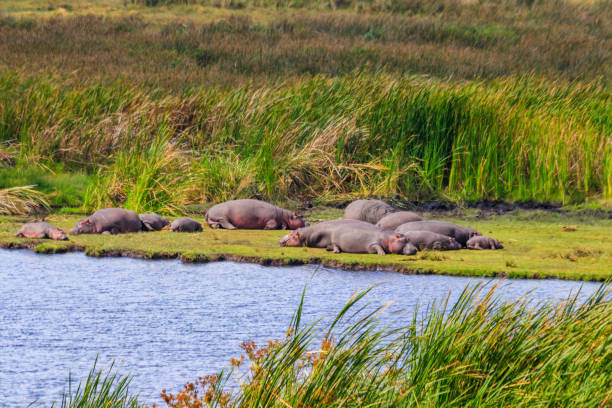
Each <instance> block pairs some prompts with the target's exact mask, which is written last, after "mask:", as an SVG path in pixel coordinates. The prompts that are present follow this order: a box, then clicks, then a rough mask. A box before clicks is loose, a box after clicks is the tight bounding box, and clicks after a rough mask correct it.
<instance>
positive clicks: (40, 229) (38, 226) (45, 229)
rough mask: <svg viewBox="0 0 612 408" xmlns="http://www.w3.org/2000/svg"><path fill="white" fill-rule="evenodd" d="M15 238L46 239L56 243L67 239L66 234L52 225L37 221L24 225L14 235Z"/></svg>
mask: <svg viewBox="0 0 612 408" xmlns="http://www.w3.org/2000/svg"><path fill="white" fill-rule="evenodd" d="M15 236H16V237H25V238H41V239H44V238H48V239H55V240H58V241H63V240H66V239H68V237H67V236H66V233H65V232H64V231H62V230H61V229H59V228H57V227H54V226H53V225H51V224H49V223H46V222H42V221H38V222H29V223H27V224H25V225H24V226H23V227H21V229H20V230H19V231H18V232H17V233H16V234H15Z"/></svg>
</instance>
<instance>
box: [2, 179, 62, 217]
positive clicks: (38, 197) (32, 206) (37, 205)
mask: <svg viewBox="0 0 612 408" xmlns="http://www.w3.org/2000/svg"><path fill="white" fill-rule="evenodd" d="M34 187H35V186H22V187H10V188H5V189H0V215H30V214H37V213H41V212H44V211H48V210H50V206H49V203H48V202H47V199H46V198H45V195H44V194H43V193H41V192H40V191H37V190H35V189H34Z"/></svg>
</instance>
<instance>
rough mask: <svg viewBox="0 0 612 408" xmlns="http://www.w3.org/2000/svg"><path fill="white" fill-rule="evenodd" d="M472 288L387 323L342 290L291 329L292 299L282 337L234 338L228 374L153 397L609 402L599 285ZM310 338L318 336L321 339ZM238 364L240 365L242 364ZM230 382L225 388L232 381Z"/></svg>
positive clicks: (605, 309)
mask: <svg viewBox="0 0 612 408" xmlns="http://www.w3.org/2000/svg"><path fill="white" fill-rule="evenodd" d="M495 290H496V287H493V288H491V289H490V290H488V291H487V290H486V289H485V287H483V286H472V287H468V288H466V289H465V290H464V291H463V293H462V294H461V296H460V297H459V299H458V300H457V301H456V302H455V303H454V304H449V303H448V299H447V301H446V302H442V303H438V304H436V303H434V304H431V305H430V306H429V307H427V308H426V309H425V313H424V314H422V310H421V309H419V308H415V310H414V311H413V313H412V316H411V317H408V320H409V321H410V323H409V324H408V325H407V326H405V327H403V328H398V329H390V328H388V327H384V326H381V325H380V322H379V318H378V316H379V314H380V313H382V312H383V311H384V309H385V306H383V307H379V308H374V309H372V308H368V307H364V306H360V305H359V304H358V301H360V300H361V299H362V298H363V297H364V295H365V294H366V293H367V291H366V292H363V293H360V294H358V295H356V296H354V297H353V298H352V299H351V300H350V301H349V303H348V304H347V305H346V307H345V308H344V309H342V310H341V311H340V313H339V314H338V316H337V317H336V319H335V320H334V321H333V322H332V323H331V324H330V325H328V326H325V327H319V326H317V325H316V324H315V325H311V326H306V327H303V326H302V325H301V324H300V322H301V312H302V305H301V304H300V306H299V308H298V310H297V312H296V314H295V316H294V319H293V321H292V322H291V325H290V327H289V330H288V332H287V337H286V338H285V339H284V340H282V341H274V342H269V343H268V344H267V345H266V346H265V347H262V348H258V347H257V346H256V345H255V344H254V343H252V342H245V343H244V344H243V346H242V348H243V350H244V351H245V354H243V355H242V356H241V357H240V358H238V359H232V362H231V363H232V366H233V368H232V370H231V371H229V372H225V373H222V374H220V375H215V376H208V377H202V378H200V379H199V380H197V381H196V382H193V383H188V384H186V385H185V387H184V388H183V390H181V391H179V392H178V393H177V394H176V395H173V394H170V393H168V392H166V391H164V392H163V393H162V397H163V399H164V401H165V402H166V404H167V405H168V406H169V407H172V408H179V407H180V408H195V407H204V406H208V407H245V408H246V407H249V408H252V407H315V406H316V407H331V406H375V407H398V406H401V407H439V406H444V407H465V406H479V407H499V406H512V407H534V406H580V407H603V406H607V405H608V404H609V403H610V402H611V401H612V393H611V392H610V384H611V383H612V374H611V373H612V371H611V368H612V353H611V351H610V344H611V342H612V329H611V327H610V319H611V318H612V307H611V306H612V305H611V304H610V292H609V290H608V287H607V286H606V285H603V286H602V287H601V288H600V289H599V290H598V291H597V292H596V293H595V294H594V295H592V296H591V297H590V298H589V299H587V300H586V301H584V302H580V301H578V297H577V295H576V296H571V297H569V298H568V299H566V300H565V301H563V302H561V303H558V304H553V303H547V304H539V305H537V307H536V306H534V305H532V304H530V303H529V302H528V301H527V300H526V298H521V299H519V300H516V301H513V302H510V303H505V302H502V301H501V299H500V298H499V296H498V295H497V294H496V292H495ZM321 338H322V340H321ZM245 366H246V368H245ZM233 380H236V381H237V384H234V383H233V382H232V381H233Z"/></svg>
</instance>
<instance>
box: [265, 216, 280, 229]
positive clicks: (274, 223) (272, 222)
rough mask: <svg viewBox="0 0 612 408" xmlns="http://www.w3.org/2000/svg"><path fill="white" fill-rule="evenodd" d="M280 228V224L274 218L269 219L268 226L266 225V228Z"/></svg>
mask: <svg viewBox="0 0 612 408" xmlns="http://www.w3.org/2000/svg"><path fill="white" fill-rule="evenodd" d="M279 228H280V225H279V224H278V222H277V221H276V220H274V219H272V220H269V221H268V222H266V226H265V227H264V229H266V230H275V229H279Z"/></svg>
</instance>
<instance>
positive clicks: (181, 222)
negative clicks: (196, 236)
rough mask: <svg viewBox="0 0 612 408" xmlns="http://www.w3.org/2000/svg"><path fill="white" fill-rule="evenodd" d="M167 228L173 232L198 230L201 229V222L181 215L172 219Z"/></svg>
mask: <svg viewBox="0 0 612 408" xmlns="http://www.w3.org/2000/svg"><path fill="white" fill-rule="evenodd" d="M169 229H170V231H175V232H200V231H202V224H200V223H199V222H197V221H196V220H194V219H191V218H189V217H183V218H179V219H178V220H174V221H172V224H170V227H169Z"/></svg>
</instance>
